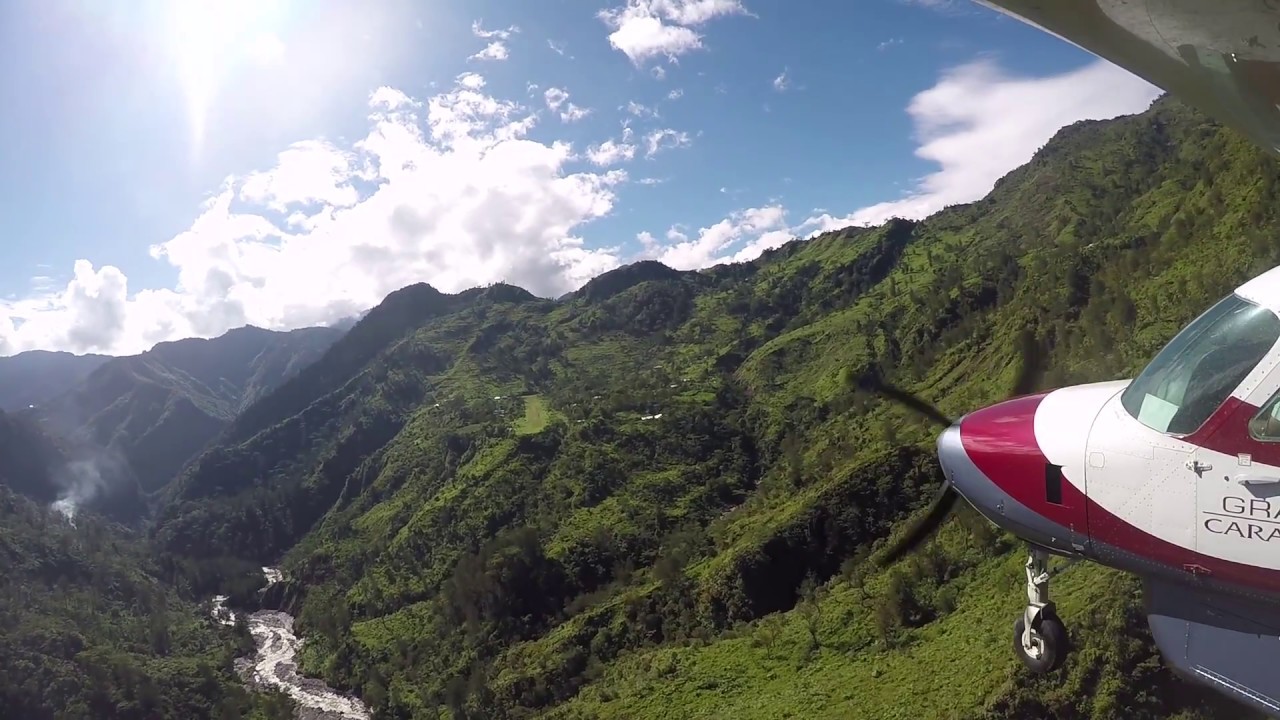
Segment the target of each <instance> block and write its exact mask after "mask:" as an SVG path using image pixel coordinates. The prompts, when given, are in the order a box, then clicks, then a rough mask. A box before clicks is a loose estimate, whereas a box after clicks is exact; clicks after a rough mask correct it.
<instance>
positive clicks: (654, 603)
mask: <svg viewBox="0 0 1280 720" xmlns="http://www.w3.org/2000/svg"><path fill="white" fill-rule="evenodd" d="M1277 191H1280V165H1277V163H1276V162H1275V161H1274V160H1273V159H1270V158H1268V157H1266V156H1265V155H1263V154H1262V153H1260V152H1258V151H1256V150H1254V149H1253V147H1252V146H1250V145H1248V144H1247V143H1246V142H1245V141H1243V140H1242V139H1240V138H1239V137H1238V136H1237V135H1236V134H1235V133H1233V132H1231V131H1228V130H1225V129H1223V128H1221V127H1219V126H1218V125H1217V124H1215V123H1213V122H1210V121H1207V120H1205V119H1204V118H1202V117H1200V116H1198V115H1196V114H1195V113H1193V112H1191V111H1189V110H1187V109H1186V108H1184V107H1183V106H1181V105H1179V104H1177V103H1175V102H1172V101H1169V100H1167V99H1162V100H1160V101H1158V102H1157V103H1155V104H1154V105H1153V106H1152V108H1151V109H1150V110H1148V111H1147V112H1145V113H1142V114H1140V115H1137V116H1133V117H1127V118H1120V119H1116V120H1112V121H1107V122H1082V123H1077V124H1075V125H1072V126H1070V127H1067V128H1064V129H1063V130H1062V131H1060V132H1059V133H1058V134H1057V136H1056V137H1055V138H1053V140H1052V141H1051V142H1049V143H1048V144H1047V145H1046V146H1045V147H1044V148H1043V149H1042V150H1041V151H1040V152H1038V153H1037V154H1036V155H1035V157H1034V158H1033V159H1032V160H1031V161H1030V162H1029V163H1028V164H1026V165H1025V166H1023V167H1021V168H1019V169H1017V170H1015V171H1013V172H1011V173H1010V174H1009V175H1008V176H1006V177H1005V178H1003V179H1002V180H1001V181H1000V182H999V183H997V184H996V186H995V188H994V189H993V190H992V192H991V193H990V194H989V195H988V196H987V197H986V198H984V199H983V200H981V201H978V202H975V203H972V204H967V205H962V206H955V207H950V208H947V209H946V210H944V211H942V212H939V213H937V214H935V215H934V216H932V217H930V218H928V219H926V220H924V221H921V222H911V221H905V220H894V221H892V222H889V223H887V224H885V225H883V226H880V227H874V228H847V229H844V230H841V231H837V232H831V233H826V234H824V235H821V236H819V237H816V238H813V239H810V240H807V241H797V242H793V243H790V244H788V245H786V246H784V247H782V248H779V249H777V250H774V251H770V252H768V253H766V254H765V255H764V256H763V257H761V258H759V259H758V260H756V261H753V262H749V263H738V264H733V265H726V266H721V267H716V268H712V269H710V270H708V271H706V272H701V273H687V272H678V271H675V270H672V269H670V268H667V267H664V266H662V265H660V264H657V263H652V262H646V263H639V264H636V265H632V266H629V267H626V268H622V269H619V270H616V271H614V272H612V273H607V274H605V275H603V276H601V277H599V278H596V279H595V280H593V281H592V282H590V283H588V284H587V286H585V287H584V288H582V289H581V290H580V291H578V292H576V293H572V294H570V295H568V296H566V297H564V298H561V299H560V300H559V301H549V300H541V299H538V298H535V297H533V296H531V295H529V294H528V293H526V292H524V291H523V290H520V289H519V288H513V287H510V286H505V285H497V286H493V287H489V288H483V289H480V288H477V289H474V290H469V291H466V292H463V293H459V294H456V295H447V294H443V293H440V292H437V291H436V290H434V289H432V288H430V287H428V286H425V285H418V286H413V287H409V288H405V289H403V290H401V291H399V292H397V293H394V294H393V295H391V296H390V297H388V298H387V300H386V301H385V302H384V303H383V304H382V305H380V306H379V307H377V308H375V309H374V310H373V311H371V312H370V313H368V315H367V316H365V317H364V318H363V319H361V321H360V322H359V323H357V324H356V325H355V326H354V327H353V328H352V329H351V331H350V332H349V333H348V334H347V335H346V336H344V337H343V338H342V339H340V340H338V341H337V342H335V343H334V344H333V346H332V347H331V348H329V350H328V351H327V352H326V353H325V354H324V356H323V357H321V358H320V359H319V360H317V361H316V362H315V363H314V364H312V365H310V366H309V367H307V368H305V369H304V370H302V371H301V372H299V373H298V374H297V375H296V376H294V377H293V378H291V379H289V380H288V381H286V382H284V383H283V384H282V385H281V386H280V387H279V388H278V389H277V390H276V391H274V392H271V393H269V394H266V395H263V396H261V397H259V398H258V399H257V400H256V401H255V402H253V403H252V404H250V405H249V406H248V407H246V408H245V409H244V410H243V412H241V413H240V414H239V415H238V416H237V417H236V418H235V420H234V421H232V422H231V423H230V425H228V426H227V427H226V429H225V431H224V432H222V433H221V435H220V436H219V437H218V438H217V439H216V441H214V442H213V443H212V444H211V445H210V446H209V447H208V448H207V449H206V450H205V452H203V453H202V454H200V456H199V457H198V458H197V459H196V460H194V461H193V462H192V463H191V464H189V465H188V466H187V467H186V469H185V470H184V471H183V472H182V473H181V475H180V476H179V477H178V478H177V479H176V480H175V481H174V482H172V483H170V484H169V485H168V486H166V489H165V491H164V498H165V504H164V506H163V507H162V509H161V511H160V514H159V516H158V519H157V522H156V525H155V528H154V531H153V537H154V540H155V542H156V543H157V544H158V547H160V548H161V552H162V553H163V559H162V562H163V563H164V564H165V566H166V567H168V568H170V569H171V570H172V572H174V573H177V574H179V575H181V576H182V577H185V578H191V579H193V580H191V582H192V583H193V587H194V586H199V587H201V588H206V589H211V588H213V587H216V586H217V585H218V583H219V582H223V581H227V580H234V579H235V576H236V575H237V574H239V573H247V572H248V571H249V569H250V568H252V567H254V566H256V565H258V564H261V563H266V562H276V561H278V560H283V565H284V567H285V569H286V573H287V577H288V583H287V585H288V587H286V588H285V590H284V591H283V592H280V593H277V598H276V599H277V600H278V601H279V604H282V605H283V606H284V607H286V608H288V609H290V610H292V611H294V612H296V613H297V614H298V624H299V628H300V629H301V630H303V631H304V632H306V633H307V634H308V635H309V641H308V644H307V645H306V656H305V658H304V659H305V663H306V665H307V667H308V668H309V669H310V670H311V671H313V672H315V673H317V674H320V675H322V676H324V677H325V678H326V679H328V680H329V681H330V682H332V683H334V684H335V685H337V686H339V687H342V688H347V689H352V690H355V691H357V692H359V693H360V694H361V695H362V696H363V697H364V698H365V699H366V700H367V701H368V702H369V703H370V704H371V705H372V706H374V707H375V709H376V710H377V711H378V712H379V715H380V717H394V718H426V717H440V716H447V715H449V714H450V713H452V715H453V716H455V717H493V718H502V717H513V718H514V717H537V716H548V717H560V718H578V717H583V718H586V717H593V718H594V717H614V716H616V717H627V718H645V717H655V718H657V717H735V718H751V717H760V718H772V717H789V716H795V717H832V718H836V717H839V718H848V717H867V718H898V717H901V718H908V717H910V718H918V717H963V718H992V719H995V718H1015V717H1043V718H1075V717H1097V718H1112V717H1115V718H1119V717H1124V718H1155V717H1168V716H1176V717H1181V718H1193V717H1208V716H1211V715H1212V713H1213V712H1214V711H1215V710H1216V711H1219V712H1225V713H1227V714H1226V715H1225V716H1228V717H1240V711H1239V709H1238V708H1236V707H1234V706H1225V707H1224V706H1222V703H1221V701H1219V700H1218V699H1217V698H1216V696H1213V695H1210V694H1208V693H1207V692H1204V691H1202V690H1200V689H1199V688H1196V687H1192V686H1188V685H1185V684H1183V683H1181V682H1180V681H1178V680H1176V679H1174V678H1173V676H1172V675H1171V674H1170V673H1169V672H1168V671H1167V670H1166V669H1164V668H1163V667H1162V665H1161V664H1160V662H1159V660H1158V657H1157V656H1156V654H1155V651H1154V649H1153V648H1152V646H1151V644H1150V640H1149V637H1148V635H1147V631H1146V628H1145V624H1144V622H1143V620H1142V617H1143V616H1142V613H1141V609H1140V601H1139V595H1138V592H1137V587H1138V586H1137V583H1136V582H1135V581H1134V580H1133V579H1132V578H1129V577H1125V576H1122V575H1119V574H1117V573H1113V572H1110V571H1107V570H1104V569H1100V568H1097V567H1094V566H1087V565H1082V566H1076V567H1073V568H1071V569H1069V570H1067V571H1065V572H1064V573H1063V574H1061V575H1060V576H1059V577H1058V580H1057V581H1056V583H1057V584H1056V586H1055V590H1054V592H1055V596H1056V599H1057V601H1058V602H1059V604H1060V613H1061V614H1062V615H1063V617H1064V618H1065V619H1066V621H1067V622H1068V625H1069V627H1070V629H1071V630H1072V632H1073V636H1074V638H1075V643H1076V645H1077V651H1076V653H1075V654H1074V655H1073V656H1072V658H1071V659H1070V661H1069V663H1068V665H1067V667H1066V668H1065V669H1064V670H1062V671H1060V672H1059V673H1057V674H1055V675H1053V676H1050V677H1048V678H1041V679H1035V678H1031V677H1030V676H1028V675H1027V674H1026V673H1025V672H1023V671H1022V670H1021V669H1020V668H1019V667H1018V666H1017V664H1016V660H1015V659H1014V657H1013V655H1012V652H1011V649H1010V645H1011V642H1012V624H1013V621H1014V618H1015V616H1016V613H1017V611H1018V610H1019V608H1020V607H1021V603H1022V602H1023V599H1022V580H1021V563H1022V561H1023V555H1022V551H1021V548H1019V547H1017V545H1016V543H1014V542H1012V540H1011V538H1009V537H1005V536H1000V535H997V534H995V533H994V532H993V531H992V530H991V529H990V526H989V525H987V524H986V523H985V522H984V521H981V520H979V519H976V518H975V517H973V516H972V514H967V513H961V515H960V517H959V519H958V520H956V521H954V522H951V523H949V524H948V525H947V526H946V527H945V528H944V530H943V531H942V532H941V533H940V535H939V536H938V538H937V539H936V541H935V542H933V543H931V544H930V545H929V546H928V547H927V548H926V549H924V550H923V551H921V552H918V553H916V554H915V555H913V556H911V557H908V558H907V559H905V560H903V561H900V562H899V563H897V564H895V565H894V566H892V567H890V568H889V569H887V570H885V571H876V570H875V569H874V567H875V565H873V564H871V563H868V562H867V558H868V557H869V556H871V555H872V554H873V553H874V552H875V551H876V550H877V548H878V547H879V546H880V543H882V542H883V539H884V538H885V537H886V536H888V535H889V534H890V533H891V532H892V531H893V528H894V527H895V525H896V523H898V521H900V520H901V519H902V518H903V517H905V516H906V515H908V514H909V513H911V512H912V511H913V510H915V509H918V508H919V507H921V506H922V504H923V503H924V502H925V501H926V499H927V497H928V496H929V495H930V494H931V493H932V492H933V490H934V488H935V482H936V477H937V475H936V465H935V462H934V459H933V456H932V443H933V437H934V433H935V429H934V428H933V427H931V426H929V425H927V424H926V423H924V422H923V421H921V420H920V419H919V418H917V417H916V416H914V415H912V414H911V413H910V412H909V411H907V410H905V409H903V408H900V407H898V406H894V405H889V404H886V403H883V402H881V401H880V400H878V399H877V398H874V397H868V396H865V395H863V394H861V393H859V392H858V390H857V389H856V388H857V383H856V380H857V379H858V378H859V377H860V376H862V375H863V374H864V373H866V372H868V371H872V370H874V371H877V372H879V373H881V374H882V375H884V376H886V377H887V378H888V379H889V380H891V381H892V382H894V383H895V384H897V385H899V386H904V387H906V388H908V389H912V390H914V391H916V392H918V393H919V394H921V395H922V396H924V397H926V398H929V399H931V400H934V401H936V402H937V403H938V404H939V405H940V406H941V408H942V409H943V410H944V411H946V412H948V413H951V414H959V413H961V412H965V411H967V410H969V409H972V408H974V407H977V406H980V405H983V404H986V403H990V402H993V401H996V400H998V399H1001V398H1002V397H1004V396H1005V395H1006V394H1007V393H1008V392H1009V390H1010V388H1011V386H1012V384H1013V381H1014V378H1015V376H1017V375H1018V374H1019V373H1020V372H1021V371H1022V369H1023V368H1022V367H1021V362H1022V361H1021V360H1020V358H1021V357H1023V353H1021V352H1020V351H1021V350H1025V349H1030V350H1035V351H1038V352H1033V353H1030V356H1031V357H1039V358H1041V359H1042V362H1041V363H1040V367H1039V368H1038V369H1039V377H1040V384H1041V386H1042V387H1050V386H1059V385H1063V384H1067V383H1073V382H1083V381H1092V380H1101V379H1108V378H1115V377H1124V376H1128V375H1131V374H1132V373H1134V372H1136V371H1137V370H1138V369H1139V368H1140V367H1141V366H1142V365H1143V364H1144V363H1145V362H1146V360H1147V359H1148V358H1149V357H1150V356H1151V355H1152V354H1153V353H1154V351H1155V350H1156V349H1158V348H1159V347H1160V346H1161V345H1162V344H1163V343H1164V342H1165V341H1167V340H1168V339H1169V338H1170V337H1171V336H1172V334H1173V333H1175V332H1176V331H1177V330H1178V329H1179V328H1180V327H1181V326H1182V325H1183V324H1184V323H1185V322H1187V321H1188V320H1190V319H1191V318H1192V317H1194V316H1195V315H1197V314H1198V313H1199V312H1201V311H1202V310H1203V309H1204V308H1205V307H1206V306H1207V305H1208V304H1209V303H1211V302H1212V301H1214V300H1216V299H1218V298H1219V297H1221V296H1222V295H1224V294H1226V293H1227V292H1229V291H1230V289H1231V288H1232V287H1233V286H1235V285H1236V284H1238V283H1239V282H1241V281H1242V280H1244V279H1245V278H1247V277H1249V276H1251V275H1253V274H1255V273H1257V272H1259V271H1261V270H1263V269H1265V268H1268V267H1271V266H1272V265H1274V264H1276V262H1277V260H1280V245H1278V244H1277V243H1276V242H1275V240H1274V237H1276V234H1277V230H1280V217H1278V216H1277V210H1276V208H1275V204H1274V202H1273V201H1272V199H1273V198H1274V197H1276V193H1277Z"/></svg>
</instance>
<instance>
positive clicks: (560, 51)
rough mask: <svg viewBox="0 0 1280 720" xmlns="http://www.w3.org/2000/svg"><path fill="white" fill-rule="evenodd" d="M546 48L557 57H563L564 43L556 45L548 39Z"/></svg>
mask: <svg viewBox="0 0 1280 720" xmlns="http://www.w3.org/2000/svg"><path fill="white" fill-rule="evenodd" d="M547 47H549V48H551V50H552V52H554V53H555V54H557V55H564V43H557V42H556V41H554V40H551V39H550V38H548V39H547Z"/></svg>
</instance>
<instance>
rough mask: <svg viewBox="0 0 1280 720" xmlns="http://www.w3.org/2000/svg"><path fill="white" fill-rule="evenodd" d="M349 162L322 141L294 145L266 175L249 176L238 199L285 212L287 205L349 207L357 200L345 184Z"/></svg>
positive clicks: (277, 160) (340, 152)
mask: <svg viewBox="0 0 1280 720" xmlns="http://www.w3.org/2000/svg"><path fill="white" fill-rule="evenodd" d="M350 167H351V159H350V158H349V157H348V156H347V154H346V153H344V152H343V151H341V150H339V149H338V148H336V147H334V146H333V145H330V144H329V143H327V142H324V141H322V140H310V141H304V142H298V143H294V144H293V145H292V146H291V147H290V148H289V149H288V150H285V151H284V152H282V153H280V154H279V156H277V158H276V166H275V167H274V168H272V169H271V170H268V171H266V172H255V173H250V174H249V175H248V176H247V177H246V178H245V179H244V182H243V184H242V185H241V186H240V198H241V199H242V200H248V201H250V202H256V203H260V204H263V205H266V206H267V207H270V208H271V209H273V210H278V211H280V212H284V211H285V208H286V207H288V206H290V205H298V204H308V203H314V202H319V203H322V204H325V205H331V206H334V207H350V206H351V205H354V204H355V203H356V200H357V199H358V196H357V193H356V189H355V188H354V187H353V186H352V185H351V184H350V183H349V182H348V180H349V179H350V176H351V169H350Z"/></svg>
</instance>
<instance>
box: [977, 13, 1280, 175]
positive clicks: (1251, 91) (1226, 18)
mask: <svg viewBox="0 0 1280 720" xmlns="http://www.w3.org/2000/svg"><path fill="white" fill-rule="evenodd" d="M975 2H977V3H979V4H981V5H985V6H987V7H989V8H992V9H995V10H997V11H1001V12H1004V13H1007V14H1009V15H1012V16H1013V17H1015V18H1017V19H1019V20H1022V21H1023V22H1026V23H1027V24H1029V25H1031V26H1033V27H1036V28H1039V29H1040V30H1043V31H1045V32H1048V33H1050V34H1052V35H1056V36H1057V37H1059V38H1061V39H1063V40H1066V41H1067V42H1070V43H1072V44H1073V45H1076V46H1077V47H1080V48H1083V49H1084V50H1086V51H1088V52H1091V53H1093V54H1095V55H1097V56H1099V57H1102V58H1105V59H1107V60H1110V61H1111V62H1113V63H1115V64H1116V65H1119V66H1120V67H1123V68H1125V69H1126V70H1128V71H1129V72H1131V73H1133V74H1135V75H1137V76H1139V77H1141V78H1143V79H1145V80H1147V81H1148V82H1151V83H1153V84H1155V85H1158V86H1160V87H1162V88H1164V89H1165V90H1168V91H1170V92H1172V93H1174V94H1175V95H1177V96H1178V97H1179V98H1181V99H1182V100H1184V101H1186V102H1187V103H1189V104H1191V105H1193V106H1195V107H1198V108H1199V109H1200V110H1201V111H1203V112H1205V113H1206V114H1208V115H1211V116H1214V117H1216V118H1217V119H1218V120H1219V121H1221V122H1225V123H1227V124H1229V125H1231V126H1233V127H1235V128H1236V129H1237V130H1239V131H1241V132H1243V133H1244V134H1245V135H1246V136H1247V137H1250V138H1252V139H1253V141H1254V142H1256V143H1257V144H1258V145H1260V146H1262V147H1263V148H1264V149H1266V150H1269V151H1271V152H1273V153H1280V0H1071V1H1070V2H1068V1H1066V0H975Z"/></svg>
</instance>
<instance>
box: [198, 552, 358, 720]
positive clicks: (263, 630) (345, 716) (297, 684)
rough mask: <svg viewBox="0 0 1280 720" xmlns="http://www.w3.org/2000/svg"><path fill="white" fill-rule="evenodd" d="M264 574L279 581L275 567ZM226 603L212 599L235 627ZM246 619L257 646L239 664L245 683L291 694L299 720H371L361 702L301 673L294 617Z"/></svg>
mask: <svg viewBox="0 0 1280 720" xmlns="http://www.w3.org/2000/svg"><path fill="white" fill-rule="evenodd" d="M262 571H263V573H265V574H266V576H267V580H268V581H270V582H279V580H280V572H279V571H278V570H276V569H275V568H263V569H262ZM226 602H227V598H226V596H224V595H219V596H217V597H215V598H214V599H213V615H214V618H215V619H217V620H218V621H219V622H222V623H224V624H227V625H234V624H235V622H236V613H235V612H233V611H232V610H230V609H228V608H227V606H226ZM246 619H247V620H248V623H249V631H250V632H251V633H253V641H254V644H255V645H256V649H255V651H254V653H253V655H252V656H251V657H247V658H240V659H239V660H237V661H236V670H237V671H238V672H239V673H240V677H241V678H242V679H244V681H245V682H246V683H249V684H250V685H260V686H269V687H276V688H279V689H281V690H284V691H285V692H287V693H289V695H290V697H292V698H293V699H294V701H295V702H297V704H298V712H297V715H296V717H297V720H370V717H371V716H370V713H369V708H367V707H365V705H364V703H362V702H360V701H359V700H358V699H356V698H353V697H350V696H347V695H343V694H342V693H339V692H338V691H336V690H334V689H333V688H331V687H329V686H328V685H326V684H325V683H324V682H323V681H321V680H317V679H315V678H309V677H303V676H302V675H299V674H298V664H297V660H296V658H297V655H298V650H299V648H301V647H302V641H301V640H299V639H298V636H297V635H294V634H293V616H292V615H289V614H288V613H283V612H279V611H277V610H259V611H257V612H254V613H250V614H249V615H248V616H247V618H246Z"/></svg>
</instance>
